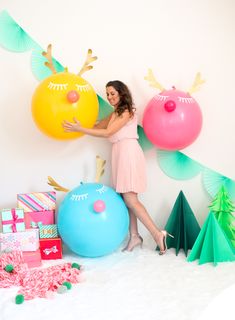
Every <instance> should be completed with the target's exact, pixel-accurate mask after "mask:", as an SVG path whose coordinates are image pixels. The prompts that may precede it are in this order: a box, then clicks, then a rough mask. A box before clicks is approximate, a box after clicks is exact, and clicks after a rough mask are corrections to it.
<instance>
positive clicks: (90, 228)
mask: <svg viewBox="0 0 235 320" xmlns="http://www.w3.org/2000/svg"><path fill="white" fill-rule="evenodd" d="M97 204H98V205H97ZM100 204H102V205H101V206H100ZM128 228H129V214H128V210H127V207H126V205H125V203H124V201H123V199H122V197H121V196H120V195H119V194H118V193H116V192H115V191H114V190H113V189H112V188H110V187H107V186H105V185H103V184H99V183H81V185H80V186H78V187H76V188H75V189H73V190H72V191H70V192H69V193H68V194H67V195H66V196H65V198H64V200H63V201H62V203H61V205H60V206H59V210H58V230H59V233H60V236H61V238H62V240H63V242H64V243H65V244H66V245H67V246H68V248H70V249H71V250H72V251H73V252H75V253H76V254H78V255H80V256H83V257H90V258H95V257H100V256H104V255H107V254H110V253H112V252H113V251H115V250H116V249H117V248H118V247H119V246H120V244H121V243H122V242H123V240H124V239H125V237H126V235H127V233H128Z"/></svg>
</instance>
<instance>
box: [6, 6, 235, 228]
mask: <svg viewBox="0 0 235 320" xmlns="http://www.w3.org/2000/svg"><path fill="white" fill-rule="evenodd" d="M1 10H7V11H8V13H9V14H10V15H11V16H12V17H13V18H14V19H15V21H16V22H17V23H18V24H19V25H20V26H21V27H22V28H23V29H24V30H25V31H26V32H28V33H29V35H30V36H31V37H32V38H33V39H34V40H35V41H36V42H37V43H38V44H39V45H41V46H42V47H43V48H46V46H47V44H49V43H52V44H53V56H54V57H55V58H56V59H57V60H58V61H60V62H61V64H62V65H64V66H67V67H68V68H69V70H70V71H71V72H74V73H75V72H77V71H78V70H79V69H80V67H81V66H82V64H83V62H84V59H85V56H86V52H87V49H88V48H92V49H93V53H94V55H97V56H98V61H97V62H95V63H94V64H93V65H94V69H93V70H92V71H89V72H87V73H86V74H85V75H84V78H86V79H87V80H88V81H89V82H90V83H91V84H92V85H93V87H94V88H95V90H96V92H97V93H98V94H100V95H101V96H102V97H104V98H105V84H106V83H107V81H109V80H114V79H120V80H122V81H124V82H125V83H127V85H128V86H129V87H130V89H131V91H132V93H133V97H134V100H135V104H136V106H137V108H138V111H139V123H140V124H141V120H142V119H141V118H142V114H143V111H144V108H145V106H146V104H147V102H148V101H149V100H150V99H151V98H152V97H153V96H154V95H155V94H156V90H155V89H153V88H150V87H149V85H148V83H147V82H146V81H145V80H144V76H145V75H146V73H147V69H148V68H149V67H150V68H152V69H153V71H154V74H155V76H156V77H157V79H158V80H159V82H160V83H161V84H162V85H163V86H164V87H165V88H171V86H172V85H174V86H176V88H178V89H180V90H185V91H186V90H187V89H189V88H190V87H191V85H192V83H193V80H194V77H195V75H196V73H197V72H198V71H200V72H201V74H202V77H203V78H204V79H206V83H205V84H204V85H203V86H202V88H201V90H200V91H199V92H198V93H194V94H193V96H194V98H195V99H196V100H197V101H198V103H199V104H200V106H201V109H202V113H203V121H204V123H203V129H202V132H201V134H200V136H199V137H198V139H197V140H196V141H195V142H194V144H193V145H191V146H190V147H188V148H186V149H185V150H183V152H184V153H186V154H187V155H189V156H190V157H191V158H193V159H195V160H198V161H199V162H200V163H202V164H203V165H205V166H207V167H209V168H211V169H213V170H215V171H218V172H220V173H222V174H224V175H227V176H228V177H230V178H234V176H235V174H234V173H235V166H234V165H233V162H234V151H233V146H234V145H235V143H234V142H235V141H234V140H235V135H234V133H233V130H234V124H235V118H234V113H235V112H234V107H235V100H234V98H233V85H234V74H235V38H234V29H235V2H234V1H233V0H217V1H216V0H215V1H214V0H195V1H194V0H177V1H173V0H165V1H161V0H145V1H137V0H136V1H126V0H125V1H124V0H119V1H116V2H114V1H108V0H99V1H95V0H89V1H81V0H67V1H61V0H48V1H35V0H34V1H33V0H21V1H18V0H1V1H0V11H1ZM0 56H1V59H0V70H1V77H0V90H1V91H0V124H1V125H0V144H1V156H0V168H1V172H0V181H1V192H0V208H5V207H13V206H15V203H16V194H17V193H23V192H31V191H46V190H50V188H49V187H48V186H47V184H46V181H47V176H48V175H51V176H53V177H54V178H55V179H56V180H58V182H60V183H61V184H63V185H65V186H66V187H68V188H73V187H75V186H76V185H78V184H79V182H80V181H82V180H83V181H93V180H94V176H95V156H96V154H99V155H100V156H101V157H102V158H105V159H107V160H108V164H107V165H106V172H105V175H104V177H103V180H102V181H103V182H104V183H106V184H108V183H109V178H110V165H109V160H110V145H109V143H108V142H107V141H106V140H105V139H99V138H92V137H83V138H82V139H78V140H76V141H66V142H64V141H56V140H53V139H50V138H48V137H47V136H44V135H43V134H42V133H41V132H39V130H38V129H37V128H36V126H35V124H34V122H33V120H32V117H31V107H30V103H31V97H32V94H33V92H34V90H35V88H36V86H37V85H38V81H37V80H36V79H35V78H34V76H33V74H32V72H31V66H30V56H31V53H30V52H26V53H13V52H10V51H6V50H4V49H3V48H0ZM146 161H147V167H148V190H147V192H146V193H145V194H144V195H141V198H142V200H143V202H144V204H145V205H146V207H147V209H148V210H149V212H150V214H151V215H152V216H153V218H154V220H155V221H156V222H157V223H158V224H159V226H160V227H163V226H164V224H165V223H166V221H167V218H168V216H169V213H170V211H171V209H172V206H173V204H174V201H175V199H176V197H177V195H178V193H179V191H180V190H183V191H184V193H185V195H186V197H187V199H188V201H189V203H190V205H191V207H192V209H193V211H194V213H195V215H196V217H197V219H198V221H199V223H200V224H202V223H203V221H204V219H205V216H206V215H207V213H208V209H207V206H208V205H209V203H210V200H211V199H210V198H209V196H208V195H207V193H206V191H205V190H204V189H203V186H202V182H201V177H200V176H198V177H196V178H194V179H191V180H188V181H176V180H173V179H170V178H169V177H167V176H166V175H165V174H164V173H163V172H162V171H161V170H160V169H159V167H158V164H157V160H156V151H155V150H153V149H152V150H150V151H147V152H146ZM62 198H63V194H58V204H59V202H60V201H61V199H62ZM142 232H145V231H144V230H142Z"/></svg>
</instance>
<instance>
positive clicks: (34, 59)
mask: <svg viewBox="0 0 235 320" xmlns="http://www.w3.org/2000/svg"><path fill="white" fill-rule="evenodd" d="M43 51H44V50H43V49H42V48H40V47H39V48H38V49H37V50H33V51H32V56H31V68H32V72H33V74H34V76H35V77H36V78H37V79H38V80H39V81H41V80H43V79H45V78H47V77H49V76H50V75H51V70H50V69H49V68H48V67H46V66H45V64H44V63H45V62H46V61H47V59H46V58H45V57H44V56H43V55H42V52H43ZM52 62H53V65H54V67H55V69H56V71H57V72H62V71H64V67H63V66H62V65H61V64H60V63H59V62H58V61H57V60H56V59H54V58H52Z"/></svg>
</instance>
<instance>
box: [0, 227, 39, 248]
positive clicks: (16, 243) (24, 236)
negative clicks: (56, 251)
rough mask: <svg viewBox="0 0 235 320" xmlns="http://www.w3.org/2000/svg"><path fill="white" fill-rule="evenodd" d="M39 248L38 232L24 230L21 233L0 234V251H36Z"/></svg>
mask: <svg viewBox="0 0 235 320" xmlns="http://www.w3.org/2000/svg"><path fill="white" fill-rule="evenodd" d="M38 248H39V230H38V229H26V230H25V231H21V232H14V233H0V251H3V250H9V249H10V250H21V251H36V250H38Z"/></svg>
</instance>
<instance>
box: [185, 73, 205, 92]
mask: <svg viewBox="0 0 235 320" xmlns="http://www.w3.org/2000/svg"><path fill="white" fill-rule="evenodd" d="M204 82H205V80H202V79H201V73H200V72H198V73H197V74H196V77H195V79H194V82H193V85H192V87H191V88H190V89H189V90H188V93H189V94H190V95H191V94H192V93H193V92H195V91H198V90H199V89H200V85H201V84H203V83H204Z"/></svg>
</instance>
